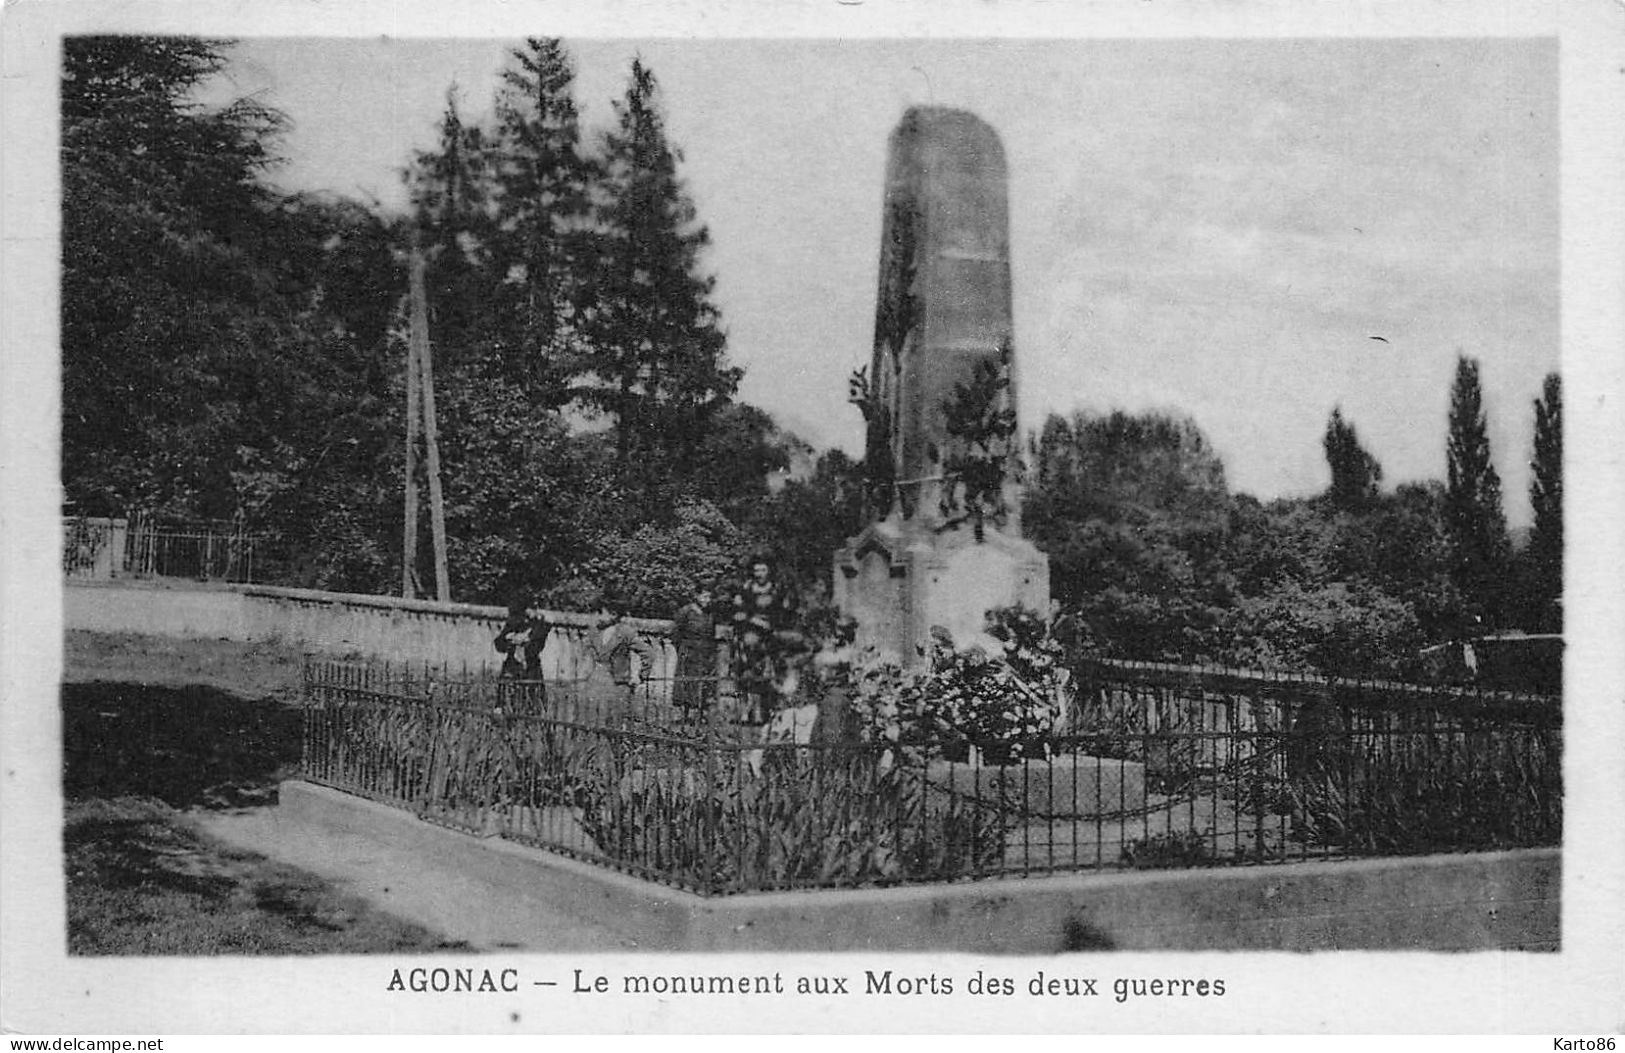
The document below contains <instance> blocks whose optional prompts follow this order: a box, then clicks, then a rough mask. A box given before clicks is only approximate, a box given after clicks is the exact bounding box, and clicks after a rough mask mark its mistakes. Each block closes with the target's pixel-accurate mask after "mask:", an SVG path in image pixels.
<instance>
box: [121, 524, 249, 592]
mask: <svg viewBox="0 0 1625 1053" xmlns="http://www.w3.org/2000/svg"><path fill="white" fill-rule="evenodd" d="M263 541H264V538H263V537H261V536H260V535H259V534H255V533H251V532H249V531H248V530H247V529H245V528H244V527H242V526H241V525H239V524H234V523H214V522H197V523H185V524H172V523H162V522H158V521H156V520H153V519H150V518H148V517H145V516H137V517H135V518H134V519H133V520H132V521H131V525H130V536H129V546H128V549H127V556H126V560H125V562H126V568H125V569H126V570H127V571H128V572H129V573H131V574H133V575H135V576H137V577H160V578H192V579H196V580H213V581H230V582H240V583H252V582H254V581H255V580H256V576H259V577H263V575H262V574H260V569H261V568H260V567H259V562H260V561H259V556H260V551H259V550H260V548H261V547H262V543H263Z"/></svg>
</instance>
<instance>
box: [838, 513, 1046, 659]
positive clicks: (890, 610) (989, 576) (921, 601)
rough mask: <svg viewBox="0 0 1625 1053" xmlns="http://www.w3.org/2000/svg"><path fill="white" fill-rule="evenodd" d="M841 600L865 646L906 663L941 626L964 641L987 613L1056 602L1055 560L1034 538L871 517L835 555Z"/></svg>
mask: <svg viewBox="0 0 1625 1053" xmlns="http://www.w3.org/2000/svg"><path fill="white" fill-rule="evenodd" d="M834 583H835V592H834V599H835V604H836V606H837V607H839V608H840V610H841V612H842V613H843V614H845V615H847V616H848V617H850V618H853V619H854V620H856V621H857V623H858V634H857V641H856V643H857V646H858V647H859V648H860V649H862V648H866V647H868V648H874V649H875V651H877V652H878V653H879V654H881V655H885V656H887V657H889V658H891V659H893V660H895V661H899V662H901V663H902V664H904V665H917V664H920V663H921V662H923V661H924V656H925V655H927V654H929V653H930V647H931V645H932V640H931V630H932V628H933V627H941V628H943V629H946V630H947V631H948V633H949V635H950V636H952V637H953V639H954V641H955V643H956V644H957V645H958V646H960V647H963V646H965V645H967V644H970V643H976V642H980V643H983V645H984V646H988V647H990V648H992V647H993V646H996V645H994V644H993V641H991V640H990V639H984V634H985V631H986V617H987V612H988V611H991V610H993V609H994V608H998V607H1014V606H1020V607H1025V608H1027V609H1028V610H1032V611H1038V612H1043V611H1046V610H1048V608H1049V560H1048V558H1047V557H1045V556H1044V554H1043V553H1042V552H1040V551H1039V550H1038V549H1037V548H1036V547H1035V546H1034V545H1033V544H1032V542H1030V541H1027V540H1025V539H1023V538H1020V537H1015V536H1011V535H1007V534H1005V533H1002V532H1000V531H997V530H991V529H990V530H988V531H987V532H986V533H985V535H984V536H983V538H982V539H981V540H976V538H975V536H974V533H973V531H972V530H971V529H970V528H969V527H964V526H961V527H958V528H955V529H951V530H938V529H936V528H934V527H933V526H931V525H930V524H928V523H924V522H921V521H918V520H911V521H904V520H901V519H897V518H893V519H887V520H883V521H881V522H878V523H871V524H870V525H869V526H868V527H867V528H865V529H864V531H863V532H862V533H861V534H859V535H858V536H857V537H855V538H852V539H851V540H850V541H849V542H848V543H847V547H845V548H843V549H841V550H840V551H838V552H837V553H836V554H835V578H834Z"/></svg>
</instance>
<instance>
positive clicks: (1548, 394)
mask: <svg viewBox="0 0 1625 1053" xmlns="http://www.w3.org/2000/svg"><path fill="white" fill-rule="evenodd" d="M1534 446H1535V456H1534V460H1533V461H1532V462H1531V463H1530V468H1531V469H1533V472H1534V474H1533V477H1532V478H1531V480H1530V483H1529V504H1530V506H1531V507H1532V508H1533V509H1534V513H1535V521H1534V527H1533V529H1532V530H1531V531H1530V534H1529V545H1528V548H1527V549H1526V551H1525V553H1524V559H1525V564H1526V566H1527V572H1526V574H1525V575H1524V581H1525V586H1524V587H1525V595H1524V597H1523V602H1524V620H1525V621H1526V623H1527V624H1528V625H1529V627H1530V628H1535V629H1541V630H1545V631H1548V632H1558V631H1561V630H1562V626H1563V621H1562V611H1561V609H1560V607H1559V601H1560V599H1561V597H1562V595H1563V383H1562V379H1561V378H1560V377H1559V376H1558V375H1557V374H1556V373H1548V374H1547V375H1546V379H1545V381H1544V382H1543V383H1542V384H1541V395H1540V398H1538V399H1536V400H1535V438H1534Z"/></svg>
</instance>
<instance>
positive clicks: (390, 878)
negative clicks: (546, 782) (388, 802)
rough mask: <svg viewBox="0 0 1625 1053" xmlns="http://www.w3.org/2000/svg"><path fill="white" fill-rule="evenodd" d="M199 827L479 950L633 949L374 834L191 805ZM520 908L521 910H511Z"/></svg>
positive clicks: (270, 812)
mask: <svg viewBox="0 0 1625 1053" xmlns="http://www.w3.org/2000/svg"><path fill="white" fill-rule="evenodd" d="M193 818H194V819H195V820H196V821H197V822H198V823H199V825H200V826H201V827H202V828H203V829H204V831H205V832H207V833H208V834H210V835H211V836H213V837H217V838H219V839H220V840H222V841H225V842H227V843H228V844H231V845H233V846H235V847H237V848H242V849H245V850H248V851H251V852H258V853H259V854H261V855H264V856H268V857H270V858H272V859H276V860H278V861H279V862H283V863H288V864H290V865H292V866H296V867H298V868H300V869H301V870H307V871H309V872H311V873H313V874H316V875H318V876H320V877H322V878H325V879H327V880H328V881H331V882H333V883H334V884H335V886H337V887H338V888H340V889H341V890H343V891H346V892H352V893H354V894H356V895H359V896H361V897H363V898H364V899H366V900H367V902H369V903H371V904H373V905H374V906H376V907H377V908H378V909H380V910H383V911H387V912H389V913H390V914H393V915H394V916H396V917H398V918H404V919H406V920H408V921H412V922H416V923H417V924H419V925H422V926H424V927H425V928H429V929H433V930H434V931H436V932H439V933H443V934H444V935H445V936H446V937H447V938H449V939H451V940H456V941H462V942H466V943H468V944H469V945H471V946H473V947H475V948H477V949H479V950H485V951H492V950H525V951H531V952H535V953H553V952H565V951H620V950H636V949H638V948H637V944H636V943H633V942H631V941H628V940H625V939H623V938H621V937H620V936H618V935H616V934H615V933H613V932H610V931H609V930H607V929H604V928H601V927H599V926H596V925H592V924H590V923H587V922H585V921H582V920H581V919H579V918H576V917H573V916H570V915H567V914H565V913H563V912H562V911H555V910H550V909H549V908H548V907H547V906H546V904H537V903H535V902H534V901H532V902H531V903H530V904H528V905H527V906H525V907H523V908H521V907H519V906H517V905H513V904H509V903H506V901H507V900H508V899H510V897H502V899H503V900H504V901H505V902H504V903H497V902H493V901H491V900H490V899H488V898H486V897H484V896H483V894H482V893H481V892H480V890H479V886H478V885H477V883H475V882H473V881H471V880H469V879H468V878H467V877H465V876H464V875H463V874H460V873H459V872H458V871H457V869H456V867H455V866H453V865H449V864H450V862H451V861H449V860H442V859H437V858H434V857H432V856H425V855H424V854H423V853H421V852H408V851H405V850H402V849H399V848H395V847H392V846H390V845H387V844H383V843H380V842H378V841H372V840H366V839H362V838H356V837H353V836H344V835H337V834H334V833H330V832H327V831H323V830H322V829H321V828H320V827H317V826H313V825H310V824H304V823H300V824H294V823H292V822H288V821H285V820H283V819H282V818H280V817H279V816H278V814H277V812H276V809H274V808H253V809H245V810H242V811H237V812H203V811H200V812H197V813H195V814H194V816H193ZM520 909H523V910H525V912H526V913H525V916H524V917H522V918H521V917H516V916H515V915H514V913H513V912H514V911H516V910H520ZM536 931H544V932H546V933H547V934H548V936H547V938H546V940H545V943H543V942H537V941H535V940H516V939H515V934H516V933H520V932H536Z"/></svg>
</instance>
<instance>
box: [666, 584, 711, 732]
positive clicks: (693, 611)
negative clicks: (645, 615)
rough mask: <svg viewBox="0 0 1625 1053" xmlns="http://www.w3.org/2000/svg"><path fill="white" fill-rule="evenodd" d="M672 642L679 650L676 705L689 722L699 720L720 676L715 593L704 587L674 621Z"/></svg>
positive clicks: (697, 591)
mask: <svg viewBox="0 0 1625 1053" xmlns="http://www.w3.org/2000/svg"><path fill="white" fill-rule="evenodd" d="M672 643H673V644H675V645H676V647H677V680H676V682H675V683H674V684H673V685H672V704H673V705H675V706H676V707H677V711H678V714H679V716H681V717H682V718H683V719H684V720H685V721H692V720H696V719H698V718H699V717H700V715H701V714H702V713H703V712H704V710H705V709H706V707H707V705H708V704H709V702H710V700H711V696H712V693H713V692H712V689H713V687H714V685H715V683H716V676H717V620H716V617H715V616H714V615H713V613H712V610H711V590H710V589H709V588H706V587H704V586H701V587H700V588H698V589H696V590H695V591H694V596H693V598H692V599H690V600H689V601H688V602H687V603H685V604H683V605H682V607H680V608H678V610H677V614H676V616H675V617H674V618H672Z"/></svg>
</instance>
